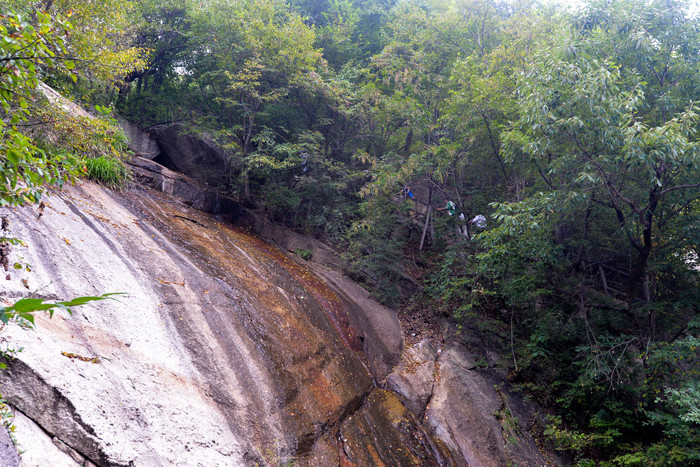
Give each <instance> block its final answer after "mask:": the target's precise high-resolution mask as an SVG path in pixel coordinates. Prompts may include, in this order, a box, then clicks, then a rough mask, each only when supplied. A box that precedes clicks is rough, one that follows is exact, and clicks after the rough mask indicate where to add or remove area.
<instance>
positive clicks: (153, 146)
mask: <svg viewBox="0 0 700 467" xmlns="http://www.w3.org/2000/svg"><path fill="white" fill-rule="evenodd" d="M117 122H118V123H119V126H120V127H121V129H122V131H123V132H124V135H125V136H126V139H127V140H128V141H129V149H131V150H132V151H133V152H134V153H135V154H137V155H139V156H141V157H143V158H144V159H150V160H152V159H155V158H156V157H158V156H159V155H160V149H159V148H158V142H157V141H156V139H155V138H154V137H153V136H152V135H151V134H150V133H148V132H146V131H144V130H142V129H141V127H139V126H138V125H136V124H135V123H131V122H130V121H128V120H125V119H123V118H118V119H117Z"/></svg>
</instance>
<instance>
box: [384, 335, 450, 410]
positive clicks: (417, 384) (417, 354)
mask: <svg viewBox="0 0 700 467" xmlns="http://www.w3.org/2000/svg"><path fill="white" fill-rule="evenodd" d="M437 355H438V354H437V350H436V349H435V348H434V347H433V346H432V345H431V344H430V342H429V341H428V340H427V339H424V340H422V341H420V342H418V343H416V344H415V345H412V346H410V347H408V348H406V349H405V350H404V352H403V354H402V355H401V361H400V362H399V364H398V365H396V368H394V371H392V373H391V374H390V375H389V377H388V378H387V379H386V383H387V388H388V389H391V390H392V391H394V392H396V393H397V394H399V395H400V396H401V398H402V400H403V402H404V404H405V405H406V407H408V408H409V409H410V410H411V411H412V412H413V413H414V414H416V416H418V417H420V418H422V417H423V414H424V413H425V407H426V406H427V404H428V401H429V400H430V397H431V396H432V394H433V387H434V385H435V360H436V359H437Z"/></svg>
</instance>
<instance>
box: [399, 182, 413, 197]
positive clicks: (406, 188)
mask: <svg viewBox="0 0 700 467" xmlns="http://www.w3.org/2000/svg"><path fill="white" fill-rule="evenodd" d="M401 194H402V195H403V197H404V199H406V198H411V199H415V198H414V196H413V193H411V187H410V186H408V185H404V186H403V190H401Z"/></svg>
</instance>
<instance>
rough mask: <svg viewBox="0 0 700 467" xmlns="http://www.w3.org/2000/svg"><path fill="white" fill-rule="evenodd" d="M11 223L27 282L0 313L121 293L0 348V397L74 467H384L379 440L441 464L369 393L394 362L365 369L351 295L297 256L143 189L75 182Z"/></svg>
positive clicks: (14, 287) (11, 333)
mask: <svg viewBox="0 0 700 467" xmlns="http://www.w3.org/2000/svg"><path fill="white" fill-rule="evenodd" d="M192 204H194V203H192ZM7 217H8V220H9V221H10V226H11V229H12V233H13V235H15V236H17V237H19V238H22V239H23V240H24V241H26V243H27V245H28V246H27V248H22V247H19V246H17V247H14V251H13V252H12V255H13V257H12V261H18V262H21V263H22V264H29V265H31V267H30V268H29V269H31V271H28V270H27V269H26V268H25V269H22V270H19V269H17V270H13V271H11V272H10V273H9V274H10V279H11V280H9V281H6V283H5V287H4V288H3V289H4V293H3V297H2V298H3V299H4V300H5V301H13V300H16V299H18V298H20V297H23V296H25V295H26V294H27V289H29V290H30V291H33V293H34V295H35V296H39V297H42V298H59V297H60V298H68V297H73V296H78V295H93V294H101V293H105V292H126V293H127V295H124V296H121V297H119V298H118V300H108V301H102V302H98V303H96V304H94V305H92V306H86V307H81V308H75V309H74V310H73V314H72V315H71V316H68V315H64V314H61V313H57V314H56V315H54V317H53V318H52V319H49V318H48V317H46V316H44V315H37V317H36V320H37V326H36V329H35V330H32V331H25V330H23V329H21V328H19V327H18V326H16V325H12V326H9V327H8V329H7V330H6V331H5V334H4V337H6V338H7V339H8V340H9V341H10V342H11V343H12V344H13V345H14V346H15V347H24V351H23V352H21V353H20V354H19V355H18V358H17V359H14V360H9V361H7V364H8V369H7V370H6V371H5V372H3V373H2V374H1V375H0V379H1V380H0V383H1V384H2V392H3V395H4V396H5V398H6V399H7V400H8V401H9V402H10V404H11V405H13V406H14V407H16V409H17V410H18V411H19V412H20V413H22V414H24V415H26V417H27V418H28V419H31V420H32V421H33V423H35V424H36V426H38V427H40V430H41V431H42V432H45V433H46V436H47V438H48V439H50V440H52V441H51V443H52V444H53V445H54V446H59V451H60V452H61V453H62V454H65V455H67V456H69V457H70V458H71V459H73V460H74V461H75V462H76V465H79V464H83V465H88V464H89V463H94V464H96V465H109V466H128V465H136V466H140V465H182V466H207V467H209V466H231V465H276V464H284V463H290V462H295V463H296V464H297V465H329V463H328V462H327V461H330V462H331V463H333V464H334V465H337V463H338V462H340V460H341V459H345V460H343V463H344V465H352V464H354V465H392V464H393V465H395V464H394V462H395V459H399V458H398V457H392V456H395V455H398V454H396V453H392V451H391V450H390V449H389V447H390V446H388V445H386V444H385V440H393V441H391V443H392V444H391V446H394V447H396V446H397V445H398V444H403V445H404V448H405V449H407V450H408V451H410V453H411V454H410V455H408V454H406V455H407V456H408V457H405V458H406V459H409V458H410V459H413V460H415V462H414V461H411V462H412V463H413V464H414V465H430V463H432V464H433V465H439V464H442V463H445V462H447V461H445V459H447V458H448V456H447V455H445V454H444V453H440V451H439V449H437V448H434V446H436V445H435V444H434V443H432V441H430V440H429V439H428V438H426V437H427V436H428V435H427V434H426V433H425V431H424V430H423V429H422V428H420V426H419V424H417V422H416V421H415V420H411V418H410V416H409V415H408V413H407V412H402V410H404V411H405V409H401V406H400V404H397V401H390V397H389V396H386V395H382V396H381V397H380V396H376V395H372V394H373V392H372V391H373V388H374V385H373V382H372V379H373V378H372V376H373V374H375V375H379V374H382V373H386V372H387V371H388V367H389V366H390V361H391V359H392V358H398V357H397V356H394V357H392V356H386V355H383V354H382V350H381V347H384V348H387V349H388V348H392V349H393V350H392V351H393V352H394V354H393V355H397V353H396V349H397V348H400V342H394V343H393V344H391V345H390V344H384V345H383V346H378V347H376V348H375V350H374V351H375V352H376V356H375V357H374V358H373V359H372V360H374V363H373V362H372V361H370V359H368V358H367V357H365V355H364V354H363V352H362V350H363V348H364V345H363V340H365V338H364V336H363V331H362V329H360V330H356V329H354V328H353V327H352V326H350V323H351V322H353V320H355V321H356V320H358V318H357V317H351V316H350V315H352V314H353V313H355V309H353V307H348V302H349V297H348V296H341V295H340V294H339V293H337V292H336V291H335V290H334V289H333V288H330V287H329V286H328V285H327V284H326V283H325V282H324V281H323V280H322V279H320V278H319V277H318V276H317V275H316V274H315V273H314V272H313V271H312V270H311V269H310V268H309V267H307V266H306V265H305V264H303V262H301V261H298V260H297V259H296V258H294V257H292V256H288V255H287V254H285V253H284V252H283V251H281V250H279V249H277V248H276V247H273V246H271V245H269V244H267V243H265V242H263V241H261V240H259V239H257V238H255V237H252V236H250V235H248V234H246V233H245V232H243V231H242V230H239V229H236V228H232V227H229V226H227V225H225V224H221V223H220V222H219V221H217V220H216V219H215V218H212V217H211V216H209V215H206V214H204V213H201V212H200V211H197V210H195V209H193V208H191V207H190V206H187V205H186V204H185V203H183V202H182V201H181V200H179V199H177V198H174V197H172V196H170V195H168V194H167V193H160V192H155V191H152V190H150V189H149V188H145V187H140V186H135V187H134V188H133V189H131V190H129V191H125V192H121V193H113V192H110V191H107V190H104V189H102V188H100V187H98V186H96V185H94V184H90V183H85V184H82V185H80V186H78V187H70V188H68V189H66V190H65V191H63V192H60V193H55V194H54V195H53V196H51V197H49V198H48V199H47V200H46V208H45V210H44V213H43V215H42V216H41V218H40V219H37V213H36V212H35V211H34V208H22V209H17V210H14V211H8V212H7ZM34 291H35V292H34ZM374 312H375V313H382V312H388V310H386V311H382V309H381V308H376V309H375V310H374ZM394 320H395V317H391V316H389V317H385V318H383V319H382V320H381V321H382V322H383V323H385V325H387V326H389V325H390V324H387V323H392V322H394ZM382 332H383V331H382ZM377 362H379V363H377ZM382 364H383V365H384V366H382ZM387 404H388V405H389V407H390V409H388V408H387ZM382 407H384V408H382ZM397 414H398V415H397ZM392 427H393V428H392ZM380 429H381V430H382V432H379V431H377V430H380ZM384 430H388V431H384ZM25 432H27V433H31V432H32V431H31V430H25ZM341 433H358V435H357V436H350V435H348V436H346V437H345V438H343V437H341V436H340V434H341ZM359 434H361V436H360V435H359ZM29 436H31V435H29ZM345 439H348V440H349V441H348V442H351V443H352V446H351V447H350V448H348V446H349V445H348V446H346V444H345V441H344V440H345ZM19 442H20V445H21V446H22V445H24V442H23V440H22V439H21V437H20V439H19ZM382 443H384V444H382ZM405 443H408V444H405ZM29 445H30V443H29V442H27V446H29ZM348 449H350V450H351V451H352V453H354V454H353V456H355V457H352V458H351V457H349V454H348V455H346V454H345V452H346V450H348ZM436 449H437V450H436ZM348 452H349V451H348ZM360 452H367V453H369V452H376V453H379V454H378V455H377V456H374V457H372V458H371V459H372V463H370V464H365V463H364V462H365V461H367V459H368V458H365V457H362V456H364V454H362V455H360V454H358V453H360ZM66 453H67V454H66ZM65 455H64V456H63V457H62V459H64V460H66V459H67V458H66V457H65ZM42 456H45V457H42ZM51 456H54V457H55V456H57V454H55V450H54V451H50V450H48V449H47V450H43V451H42V452H36V451H32V457H31V458H32V459H33V460H32V462H34V463H35V465H54V464H53V462H54V459H53V457H51ZM358 456H359V457H358ZM383 456H388V457H383ZM403 458H404V457H401V459H403ZM76 459H78V460H76ZM80 459H84V461H83V460H80ZM347 459H350V460H347ZM61 462H63V461H61ZM416 462H418V463H416ZM423 462H429V463H428V464H423Z"/></svg>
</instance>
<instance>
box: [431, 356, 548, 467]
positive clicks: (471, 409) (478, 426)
mask: <svg viewBox="0 0 700 467" xmlns="http://www.w3.org/2000/svg"><path fill="white" fill-rule="evenodd" d="M534 422H535V416H534V414H533V411H532V410H531V409H530V408H528V407H527V406H526V405H525V404H524V403H523V402H522V401H521V400H520V399H519V398H518V397H515V396H513V395H512V394H511V393H510V392H508V390H507V389H506V387H505V383H503V382H502V381H501V380H500V379H499V378H498V377H497V376H496V375H494V374H493V373H490V372H486V371H482V370H479V369H477V367H476V364H475V362H474V359H473V358H472V357H471V355H469V353H467V352H466V351H465V350H464V349H463V348H462V347H461V346H459V345H456V344H452V345H450V346H447V347H446V348H445V349H444V350H443V351H442V352H441V354H440V356H439V357H438V359H437V362H436V369H435V383H434V387H433V393H432V396H431V398H430V402H429V404H428V407H427V408H426V411H425V423H426V425H427V426H428V427H429V428H430V429H431V431H432V433H433V435H434V436H435V437H436V438H438V439H440V440H441V441H442V442H444V443H445V445H447V446H448V448H449V449H450V451H451V452H452V453H453V455H454V457H455V459H457V460H458V463H459V464H460V465H468V466H470V467H481V466H484V467H486V466H494V467H496V466H502V465H521V466H533V467H534V466H543V465H554V464H558V463H559V462H558V460H556V459H554V458H553V456H551V455H550V454H549V453H547V454H543V453H542V452H540V449H539V448H538V447H537V444H536V443H535V440H534V438H533V436H532V428H533V425H534Z"/></svg>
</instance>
